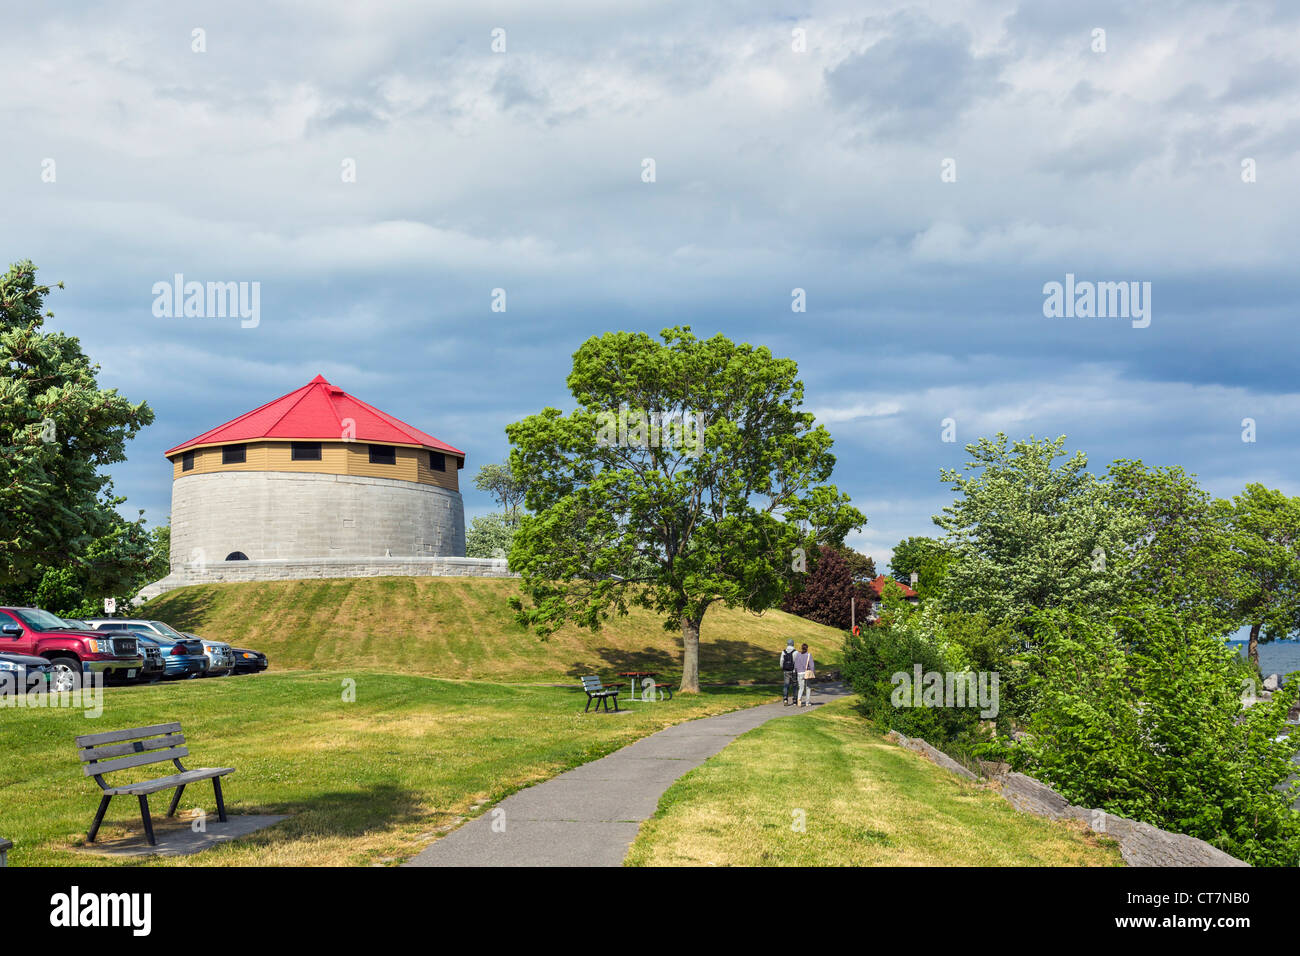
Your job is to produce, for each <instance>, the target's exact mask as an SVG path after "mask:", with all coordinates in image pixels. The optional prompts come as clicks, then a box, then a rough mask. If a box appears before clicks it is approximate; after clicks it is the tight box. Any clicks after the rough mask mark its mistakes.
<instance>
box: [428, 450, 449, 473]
mask: <svg viewBox="0 0 1300 956" xmlns="http://www.w3.org/2000/svg"><path fill="white" fill-rule="evenodd" d="M429 467H430V468H431V469H433V470H434V471H446V470H447V456H446V455H444V454H443V453H442V452H440V451H431V452H429Z"/></svg>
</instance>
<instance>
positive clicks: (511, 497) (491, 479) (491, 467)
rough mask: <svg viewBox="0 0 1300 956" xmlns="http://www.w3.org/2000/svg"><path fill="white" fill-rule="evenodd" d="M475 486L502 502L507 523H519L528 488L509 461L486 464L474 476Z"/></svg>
mask: <svg viewBox="0 0 1300 956" xmlns="http://www.w3.org/2000/svg"><path fill="white" fill-rule="evenodd" d="M474 487H475V488H477V489H478V490H479V491H486V492H487V493H488V494H490V495H491V496H492V497H493V498H494V499H495V500H496V501H498V502H500V504H501V508H502V509H503V512H504V515H505V519H506V521H507V523H509V524H510V525H512V526H513V525H516V524H518V523H519V506H520V505H521V504H523V501H524V493H525V490H526V489H525V488H524V484H523V482H522V481H520V480H519V478H518V477H517V476H516V475H515V473H514V472H513V471H511V469H510V463H509V462H503V463H501V464H495V463H494V464H487V465H484V466H483V467H482V468H480V469H479V470H478V474H476V475H475V476H474Z"/></svg>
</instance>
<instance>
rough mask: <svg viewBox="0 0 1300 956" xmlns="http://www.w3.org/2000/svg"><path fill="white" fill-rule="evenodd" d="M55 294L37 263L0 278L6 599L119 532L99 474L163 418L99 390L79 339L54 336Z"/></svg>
mask: <svg viewBox="0 0 1300 956" xmlns="http://www.w3.org/2000/svg"><path fill="white" fill-rule="evenodd" d="M49 291H50V289H49V287H48V286H44V285H40V284H39V283H38V282H37V281H36V267H35V266H34V265H32V263H31V262H27V261H24V262H19V263H16V264H15V265H13V266H11V267H10V268H9V270H8V272H6V273H5V274H4V276H3V277H0V596H3V595H5V594H7V593H12V592H15V591H16V589H18V588H19V587H21V586H23V585H24V584H26V583H28V582H30V581H32V580H33V579H34V578H35V577H36V576H37V575H38V574H39V573H43V572H42V571H41V570H40V569H42V568H43V567H51V566H56V565H58V564H61V563H64V562H67V561H68V560H70V559H72V560H75V559H76V558H77V557H78V556H79V555H81V554H82V553H83V552H84V551H85V550H86V548H87V547H88V546H89V545H90V543H91V542H92V541H94V540H95V539H96V538H98V537H100V536H102V535H105V534H107V533H109V531H110V530H111V522H110V521H109V519H108V518H107V517H106V514H105V512H104V509H103V508H102V507H101V505H102V500H101V495H102V494H104V493H106V490H107V488H108V478H107V476H105V475H102V474H100V471H99V469H100V468H102V467H103V466H105V465H111V464H113V463H114V462H118V461H122V460H123V458H124V457H125V445H126V442H127V441H128V440H129V439H130V438H132V437H133V436H134V435H135V434H136V433H137V432H138V431H139V430H140V429H141V428H142V427H144V426H145V425H148V424H150V423H151V422H152V421H153V412H152V411H151V410H150V409H149V407H148V406H147V405H145V404H143V403H140V404H132V403H131V402H129V401H128V400H127V399H126V398H124V397H123V396H121V395H119V394H118V393H117V390H116V389H101V388H100V387H99V386H98V384H97V383H96V381H95V373H96V372H97V371H98V366H95V365H93V364H92V363H91V361H90V359H89V358H87V357H86V355H85V354H84V353H83V352H82V351H81V343H80V342H79V341H78V340H77V339H76V338H74V337H72V336H69V335H65V334H63V333H61V332H49V331H46V330H45V328H44V325H45V318H46V317H47V315H48V313H46V312H45V311H44V306H45V296H46V295H48V294H49Z"/></svg>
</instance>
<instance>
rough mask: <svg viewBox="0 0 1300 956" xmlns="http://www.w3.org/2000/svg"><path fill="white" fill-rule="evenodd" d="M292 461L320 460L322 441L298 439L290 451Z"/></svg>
mask: <svg viewBox="0 0 1300 956" xmlns="http://www.w3.org/2000/svg"><path fill="white" fill-rule="evenodd" d="M289 457H290V459H291V460H292V461H320V442H318V441H296V442H293V443H292V447H291V449H290V452H289Z"/></svg>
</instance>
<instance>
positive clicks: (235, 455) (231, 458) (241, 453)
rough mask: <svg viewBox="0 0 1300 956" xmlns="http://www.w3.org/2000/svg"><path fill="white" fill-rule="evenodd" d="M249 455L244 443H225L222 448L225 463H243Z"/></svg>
mask: <svg viewBox="0 0 1300 956" xmlns="http://www.w3.org/2000/svg"><path fill="white" fill-rule="evenodd" d="M247 457H248V456H247V454H246V449H245V447H244V446H243V445H225V446H223V447H222V449H221V463H222V464H223V465H242V464H243V463H244V462H245V460H246V459H247Z"/></svg>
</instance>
